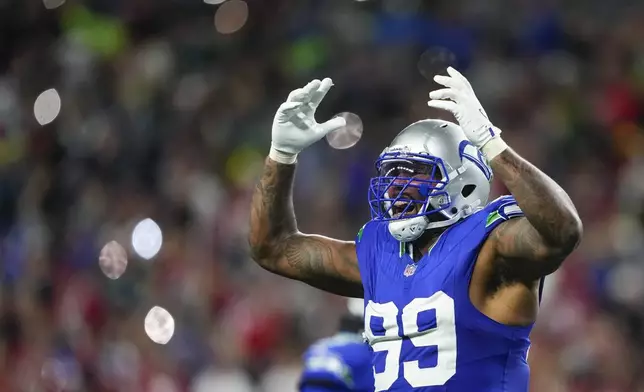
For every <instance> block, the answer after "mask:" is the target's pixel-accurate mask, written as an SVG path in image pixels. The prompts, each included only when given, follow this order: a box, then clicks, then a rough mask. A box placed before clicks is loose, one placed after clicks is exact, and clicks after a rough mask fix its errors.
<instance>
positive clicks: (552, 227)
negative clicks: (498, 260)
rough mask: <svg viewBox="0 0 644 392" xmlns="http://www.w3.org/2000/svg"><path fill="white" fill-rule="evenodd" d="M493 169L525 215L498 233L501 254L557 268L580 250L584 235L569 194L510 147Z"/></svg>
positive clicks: (492, 162) (498, 246) (498, 158)
mask: <svg viewBox="0 0 644 392" xmlns="http://www.w3.org/2000/svg"><path fill="white" fill-rule="evenodd" d="M491 166H492V169H493V170H494V174H495V175H496V176H497V177H498V178H500V179H501V181H503V183H504V184H505V186H506V187H507V188H508V189H509V190H510V192H511V193H512V195H513V196H514V198H515V199H516V201H517V203H518V204H519V207H521V210H522V211H523V213H524V214H525V218H521V219H516V220H511V221H509V222H506V223H504V224H502V225H501V226H499V227H498V228H497V230H495V234H494V237H495V239H496V240H497V251H498V253H499V255H500V256H501V257H506V258H517V259H524V260H525V259H528V260H543V261H551V262H553V263H554V264H557V266H558V263H560V262H561V261H562V260H563V259H564V258H565V257H566V256H567V255H568V254H570V252H572V251H573V250H574V249H575V247H577V245H578V244H579V241H580V239H581V234H582V224H581V220H580V219H579V215H578V214H577V211H576V209H575V206H574V205H573V203H572V201H571V200H570V198H569V197H568V195H567V194H566V192H565V191H564V190H563V189H562V188H561V187H560V186H559V185H558V184H557V183H556V182H555V181H554V180H552V179H551V178H550V177H548V176H547V175H546V174H544V173H543V172H542V171H541V170H539V169H538V168H536V167H535V166H534V165H532V164H531V163H529V162H528V161H526V160H525V159H523V158H521V157H520V156H519V155H518V154H517V153H515V152H514V151H512V150H511V149H509V148H508V149H507V150H505V151H503V152H502V153H501V154H499V155H498V156H497V157H495V158H494V159H493V160H492V161H491ZM554 268H555V269H556V266H555V267H554ZM547 269H548V268H547ZM546 272H547V271H546ZM550 272H552V271H550Z"/></svg>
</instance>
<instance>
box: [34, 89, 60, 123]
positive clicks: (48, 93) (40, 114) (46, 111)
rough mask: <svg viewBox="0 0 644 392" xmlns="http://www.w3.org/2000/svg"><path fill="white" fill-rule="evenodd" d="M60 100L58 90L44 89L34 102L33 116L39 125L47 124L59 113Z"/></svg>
mask: <svg viewBox="0 0 644 392" xmlns="http://www.w3.org/2000/svg"><path fill="white" fill-rule="evenodd" d="M60 108H61V101H60V95H58V91H56V90H55V89H53V88H52V89H49V90H45V91H43V92H42V93H40V95H38V97H37V98H36V102H34V116H35V117H36V121H38V124H40V125H47V124H49V123H51V122H52V121H54V120H55V119H56V117H58V114H59V113H60Z"/></svg>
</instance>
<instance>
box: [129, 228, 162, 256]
mask: <svg viewBox="0 0 644 392" xmlns="http://www.w3.org/2000/svg"><path fill="white" fill-rule="evenodd" d="M162 244H163V233H162V232H161V228H160V227H159V225H158V224H157V223H156V222H155V221H153V220H152V219H150V218H146V219H143V220H142V221H140V222H139V223H137V224H136V226H135V227H134V230H133V231H132V248H133V249H134V251H135V252H136V254H137V255H139V256H141V257H142V258H144V259H146V260H150V259H151V258H153V257H154V256H156V255H157V253H159V251H160V250H161V245H162Z"/></svg>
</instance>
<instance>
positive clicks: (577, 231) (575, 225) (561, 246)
mask: <svg viewBox="0 0 644 392" xmlns="http://www.w3.org/2000/svg"><path fill="white" fill-rule="evenodd" d="M583 232H584V228H583V224H582V222H581V219H579V217H578V216H576V215H575V216H574V217H572V218H571V219H570V220H569V221H567V222H566V225H564V226H563V227H562V228H561V230H560V231H559V233H558V235H557V238H556V239H555V240H554V241H550V242H549V244H548V246H546V247H545V250H544V252H543V254H542V255H541V256H542V257H541V259H542V260H543V261H544V265H545V268H546V269H547V272H548V273H552V272H555V271H556V270H557V269H559V267H561V265H562V264H563V262H564V261H565V260H566V258H567V257H568V256H569V255H570V254H571V253H572V252H573V251H574V250H575V249H576V248H577V247H578V246H579V243H580V242H581V238H582V236H583Z"/></svg>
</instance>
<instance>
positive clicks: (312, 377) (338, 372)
mask: <svg viewBox="0 0 644 392" xmlns="http://www.w3.org/2000/svg"><path fill="white" fill-rule="evenodd" d="M373 388H374V381H373V370H372V368H371V349H370V348H369V345H368V344H367V343H366V342H365V341H364V338H363V337H362V335H359V334H356V333H349V332H340V333H338V334H336V335H334V336H332V337H329V338H324V339H321V340H319V341H317V342H316V343H315V344H313V345H312V346H311V347H310V348H309V349H308V350H307V351H306V352H305V353H304V370H303V372H302V377H301V379H300V385H299V390H300V392H322V391H347V392H350V391H353V392H367V391H369V392H370V391H373Z"/></svg>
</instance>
